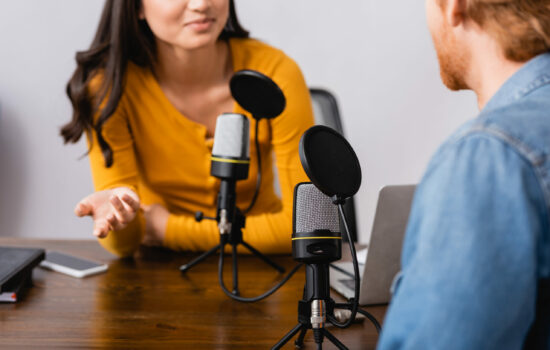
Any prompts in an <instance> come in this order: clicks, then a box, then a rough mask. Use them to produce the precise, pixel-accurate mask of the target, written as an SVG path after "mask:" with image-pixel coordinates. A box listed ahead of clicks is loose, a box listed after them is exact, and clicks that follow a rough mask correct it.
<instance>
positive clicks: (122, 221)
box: [109, 195, 139, 230]
mask: <svg viewBox="0 0 550 350" xmlns="http://www.w3.org/2000/svg"><path fill="white" fill-rule="evenodd" d="M125 196H127V195H123V197H125ZM128 197H130V196H128ZM126 199H127V198H124V201H125V202H126V203H127V205H124V203H123V202H122V201H121V200H120V198H119V197H118V196H112V197H111V198H110V200H109V201H110V203H111V206H112V207H113V209H114V217H115V219H116V222H115V221H113V220H111V221H109V222H110V224H111V226H112V227H113V228H114V229H115V230H120V229H122V228H124V227H126V225H127V224H128V223H130V221H132V220H133V219H134V217H135V215H136V211H137V209H139V203H137V201H134V200H133V199H132V198H130V200H129V201H126ZM128 202H130V203H128ZM136 204H137V209H134V207H135V205H136Z"/></svg>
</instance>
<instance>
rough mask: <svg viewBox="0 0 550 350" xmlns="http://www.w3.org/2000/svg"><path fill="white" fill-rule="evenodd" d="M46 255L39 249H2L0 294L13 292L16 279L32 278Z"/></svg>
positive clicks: (0, 250) (0, 256)
mask: <svg viewBox="0 0 550 350" xmlns="http://www.w3.org/2000/svg"><path fill="white" fill-rule="evenodd" d="M44 255H45V253H44V249H39V248H16V247H0V293H2V292H12V291H10V290H9V289H12V288H14V279H19V278H24V277H27V276H30V274H31V272H32V269H33V268H34V267H35V266H37V265H38V264H39V263H40V262H41V261H42V260H44Z"/></svg>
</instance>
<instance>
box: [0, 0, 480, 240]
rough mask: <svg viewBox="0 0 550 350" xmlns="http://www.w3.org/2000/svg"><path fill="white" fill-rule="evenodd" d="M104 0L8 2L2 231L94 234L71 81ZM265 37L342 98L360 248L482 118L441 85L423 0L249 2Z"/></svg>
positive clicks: (2, 33)
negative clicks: (379, 219)
mask: <svg viewBox="0 0 550 350" xmlns="http://www.w3.org/2000/svg"><path fill="white" fill-rule="evenodd" d="M102 6H103V1H100V0H87V1H75V0H55V1H44V0H18V1H7V0H0V236H20V237H48V238H62V239H70V238H74V239H83V238H91V237H92V236H91V230H92V223H91V220H90V219H88V218H86V219H78V218H76V217H74V215H73V214H72V210H73V207H74V205H75V204H76V203H77V202H78V200H79V199H80V198H81V197H83V196H84V195H86V194H88V193H90V192H91V191H92V190H93V187H92V183H91V177H90V170H89V165H88V161H87V159H86V158H83V159H79V158H80V157H81V155H83V154H84V153H85V151H86V147H85V144H84V142H80V143H78V144H77V145H68V146H64V145H63V143H62V139H61V138H60V137H59V136H58V135H59V127H60V126H61V125H63V124H64V123H65V122H67V121H68V120H69V119H70V115H71V108H70V105H69V101H68V99H67V98H66V96H65V92H64V90H65V84H66V82H67V80H68V79H69V78H70V75H71V73H72V71H73V70H74V68H75V63H74V54H75V52H76V51H78V50H83V49H86V48H87V47H88V46H89V44H90V42H91V39H92V36H93V34H94V31H95V29H96V26H97V23H98V20H99V15H100V11H101V9H102ZM237 9H238V13H239V15H240V20H241V22H242V23H243V25H244V26H245V27H246V28H247V29H249V30H250V31H251V33H252V36H253V37H256V38H259V39H262V40H264V41H265V42H267V43H269V44H271V45H274V46H276V47H279V48H281V49H283V50H284V51H285V52H286V53H287V54H288V55H289V56H291V57H292V58H294V59H295V60H296V61H297V62H298V64H299V65H300V66H301V68H302V70H303V72H304V75H305V77H306V80H307V82H308V84H309V85H310V86H316V87H324V88H327V89H329V90H330V91H332V92H333V93H334V94H335V95H336V97H337V98H338V101H339V104H340V112H341V114H342V116H343V123H344V131H345V134H346V136H347V137H348V139H349V141H350V142H351V144H352V145H353V146H354V148H355V150H356V152H357V154H358V156H359V158H360V161H361V165H362V169H363V185H362V188H361V190H360V192H359V194H358V195H357V199H356V203H357V216H358V218H359V231H360V241H361V242H366V241H367V240H368V237H369V234H370V227H371V224H372V218H373V214H374V213H373V212H374V209H375V205H376V199H377V193H378V190H379V188H380V187H382V186H383V185H386V184H405V183H416V182H418V181H419V180H420V178H421V175H422V173H423V170H424V168H425V167H426V165H427V162H428V160H429V158H430V156H431V154H432V153H433V152H434V151H435V150H436V148H437V146H438V145H439V144H440V143H441V142H442V141H443V140H444V139H445V138H446V137H447V136H448V135H449V134H450V133H451V132H452V131H453V130H454V129H456V128H457V127H458V126H459V125H460V124H461V123H463V122H464V121H465V120H467V119H470V118H473V117H475V116H476V114H477V109H476V101H475V97H474V95H473V94H472V93H471V92H462V93H451V92H449V91H447V90H446V89H445V88H444V87H443V85H442V84H441V82H440V79H439V69H438V66H437V60H436V56H435V53H434V50H433V48H432V43H431V39H430V36H429V33H428V30H427V28H426V24H425V13H424V6H423V2H421V1H410V0H401V1H383V0H378V1H375V0H343V1H328V0H261V1H258V0H237Z"/></svg>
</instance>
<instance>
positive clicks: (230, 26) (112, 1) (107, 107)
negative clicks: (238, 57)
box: [61, 0, 248, 167]
mask: <svg viewBox="0 0 550 350" xmlns="http://www.w3.org/2000/svg"><path fill="white" fill-rule="evenodd" d="M140 7H141V1H140V0H107V1H106V2H105V6H104V8H103V12H102V14H101V19H100V21H99V26H98V28H97V32H96V34H95V37H94V39H93V41H92V44H91V45H90V48H89V49H88V50H87V51H81V52H77V54H76V63H77V68H76V70H75V71H74V73H73V76H72V77H71V79H70V80H69V82H68V83H67V89H66V91H67V95H68V96H69V99H70V100H71V104H72V106H73V116H72V120H71V121H70V122H69V123H67V124H66V125H64V126H63V127H62V128H61V136H62V137H63V139H64V140H65V143H68V142H72V143H75V142H77V141H78V140H79V139H80V137H81V136H82V134H83V133H84V132H87V133H89V132H91V130H92V128H93V129H95V131H96V134H97V142H98V144H99V146H100V148H101V151H102V153H103V157H104V158H105V165H106V167H110V166H111V165H112V164H113V152H112V150H111V147H110V146H109V144H108V143H107V142H106V141H105V139H104V138H103V136H102V133H101V129H102V126H103V124H104V123H105V121H107V119H109V117H110V116H111V115H112V114H113V113H114V111H115V110H116V108H117V106H118V103H119V101H120V98H121V96H122V91H123V89H124V80H125V74H126V67H127V64H128V61H132V62H133V63H135V64H137V65H138V66H141V67H148V68H150V69H152V68H153V63H154V61H155V58H156V44H155V37H154V35H153V33H152V32H151V29H150V28H149V26H148V25H147V22H146V21H144V20H140V19H139V10H140ZM232 37H238V38H247V37H248V31H246V30H245V29H244V28H243V27H242V26H241V24H240V23H239V20H238V19H237V13H236V11H235V4H234V0H229V17H228V19H227V23H226V25H225V27H224V29H223V31H222V33H221V34H220V36H219V39H220V40H228V39H229V38H232ZM99 71H101V74H102V78H103V79H102V82H101V86H100V88H99V90H98V91H97V92H95V94H96V95H95V96H90V93H89V91H88V85H89V83H90V81H91V80H92V79H93V77H94V76H95V75H96V74H97V73H98V72H99ZM107 95H108V98H107V100H106V101H105V102H104V103H103V107H102V108H101V110H100V104H101V103H102V101H104V100H105V98H106V97H107ZM97 112H99V118H98V120H97V122H96V123H95V124H94V123H93V116H94V114H95V113H97ZM91 141H92V142H93V140H91Z"/></svg>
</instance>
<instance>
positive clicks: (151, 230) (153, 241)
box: [141, 204, 170, 246]
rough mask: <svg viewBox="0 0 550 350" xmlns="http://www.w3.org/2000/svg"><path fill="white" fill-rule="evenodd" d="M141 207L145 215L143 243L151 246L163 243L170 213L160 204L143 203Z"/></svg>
mask: <svg viewBox="0 0 550 350" xmlns="http://www.w3.org/2000/svg"><path fill="white" fill-rule="evenodd" d="M141 209H142V210H143V216H144V217H145V237H143V241H142V243H143V244H145V245H151V246H160V245H162V242H164V236H165V234H166V224H167V223H168V217H169V216H170V213H169V212H168V210H167V209H166V208H165V207H163V206H162V205H160V204H151V205H142V206H141Z"/></svg>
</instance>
